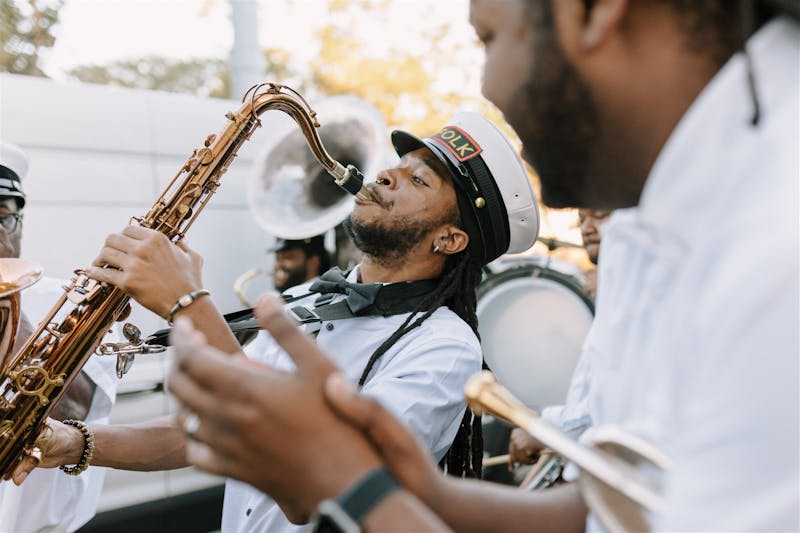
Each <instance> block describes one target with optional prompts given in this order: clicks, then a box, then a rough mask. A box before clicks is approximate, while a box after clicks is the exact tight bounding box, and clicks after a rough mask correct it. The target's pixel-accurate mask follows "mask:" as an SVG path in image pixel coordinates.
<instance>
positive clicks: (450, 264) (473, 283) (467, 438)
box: [358, 251, 483, 477]
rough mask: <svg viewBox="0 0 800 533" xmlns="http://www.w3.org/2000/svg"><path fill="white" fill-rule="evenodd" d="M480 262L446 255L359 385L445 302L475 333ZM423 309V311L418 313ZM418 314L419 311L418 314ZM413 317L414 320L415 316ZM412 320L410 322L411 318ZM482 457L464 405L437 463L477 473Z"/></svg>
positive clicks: (476, 426)
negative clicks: (449, 443)
mask: <svg viewBox="0 0 800 533" xmlns="http://www.w3.org/2000/svg"><path fill="white" fill-rule="evenodd" d="M482 267H483V265H481V264H480V262H479V261H476V260H475V259H473V258H472V257H471V256H470V255H469V254H468V253H467V252H466V251H464V252H460V253H458V254H455V255H452V256H450V257H448V258H447V261H446V263H445V267H444V271H443V274H442V277H441V278H440V280H439V284H438V285H437V286H436V289H434V290H433V291H432V292H431V293H430V295H428V297H427V298H425V299H424V300H422V301H421V302H420V304H419V305H418V306H417V308H416V309H414V311H412V312H411V313H410V314H409V315H408V317H407V318H406V319H405V321H403V323H402V324H401V325H400V327H398V328H397V329H396V330H395V331H394V333H392V334H391V335H390V336H389V338H388V339H386V340H385V341H383V343H382V344H381V345H380V346H378V348H377V349H376V350H375V352H374V353H373V354H372V356H370V358H369V362H368V363H367V366H366V367H365V368H364V371H363V372H362V373H361V378H360V379H359V380H358V386H359V388H360V387H362V386H363V385H364V383H366V381H367V377H368V376H369V374H370V372H371V371H372V368H373V366H375V362H376V361H377V360H378V359H380V357H381V356H382V355H383V354H385V353H386V352H387V351H388V350H389V348H391V347H392V346H393V345H394V344H395V343H396V342H397V341H398V340H399V339H400V338H401V337H402V336H403V335H405V334H406V333H408V332H409V331H411V330H413V329H414V328H417V327H419V326H420V324H422V323H423V322H424V321H425V320H427V319H428V317H430V316H431V315H432V314H433V313H434V312H435V311H436V310H437V309H438V308H439V307H441V306H443V305H444V306H447V307H449V308H450V310H451V311H453V312H454V313H455V314H456V315H458V316H459V317H460V318H461V319H462V320H463V321H464V322H466V323H467V324H469V327H470V328H472V331H473V332H474V333H475V335H476V336H478V337H479V338H480V336H479V335H478V317H477V315H476V314H475V309H476V306H477V287H478V284H479V283H480V281H481V269H482ZM420 313H422V314H420ZM417 315H419V316H418V317H417ZM415 317H417V318H416V320H414V319H415ZM412 321H413V322H412ZM482 461H483V432H482V429H481V419H480V417H479V416H475V415H474V414H473V413H472V411H471V410H470V409H469V408H467V411H466V412H465V413H464V418H463V419H462V420H461V425H460V426H459V428H458V432H457V433H456V438H455V440H454V441H453V444H452V446H451V447H450V449H449V450H448V451H447V453H446V454H445V456H444V458H443V459H442V461H441V463H440V466H441V467H442V468H444V469H445V471H446V472H447V473H448V474H450V475H453V476H459V477H480V475H481V463H482Z"/></svg>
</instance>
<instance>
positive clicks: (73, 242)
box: [0, 74, 290, 531]
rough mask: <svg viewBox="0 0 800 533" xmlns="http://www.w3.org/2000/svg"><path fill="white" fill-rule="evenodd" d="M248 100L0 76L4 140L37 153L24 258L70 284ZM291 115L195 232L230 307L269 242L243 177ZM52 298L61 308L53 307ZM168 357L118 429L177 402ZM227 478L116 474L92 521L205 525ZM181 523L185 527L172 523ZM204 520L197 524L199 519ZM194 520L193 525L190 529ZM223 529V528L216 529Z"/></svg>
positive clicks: (141, 364)
mask: <svg viewBox="0 0 800 533" xmlns="http://www.w3.org/2000/svg"><path fill="white" fill-rule="evenodd" d="M239 105H240V104H239V102H234V101H230V100H217V99H206V98H196V97H192V96H187V95H178V94H169V93H162V92H155V91H144V90H131V89H122V88H113V87H107V86H93V85H86V84H60V83H55V82H53V81H50V80H46V79H41V78H32V77H26V76H16V75H9V74H0V139H2V140H4V141H7V142H12V143H15V144H18V145H20V146H21V147H22V148H23V149H24V150H25V151H26V152H27V153H28V155H29V157H30V171H29V173H28V176H26V177H25V178H24V181H23V187H24V189H25V191H26V192H27V194H28V203H27V204H26V207H25V230H24V235H23V241H22V257H24V258H26V259H29V260H31V261H35V262H37V263H39V264H41V265H42V266H43V268H44V271H45V274H46V275H48V276H53V277H58V278H63V279H67V278H69V277H70V276H71V274H72V271H73V270H74V269H75V268H78V267H82V266H86V265H88V264H89V263H90V261H91V260H92V259H93V258H94V257H95V256H96V254H97V252H98V251H99V250H100V247H101V245H102V243H103V241H104V239H105V237H106V235H107V234H109V233H111V232H115V231H119V230H120V229H122V228H123V227H124V226H125V225H126V224H127V223H128V221H129V219H130V218H131V217H132V216H140V215H143V214H145V213H146V212H147V210H148V209H149V208H150V206H151V205H152V203H153V201H154V200H155V198H156V197H157V196H158V194H159V193H160V192H161V190H162V189H163V188H164V187H165V186H166V185H167V184H168V183H169V181H170V180H171V179H172V177H173V176H174V175H175V173H176V172H177V171H178V169H179V168H180V167H181V166H182V165H183V163H184V161H185V160H186V159H187V157H188V155H189V154H190V153H191V151H192V150H193V149H194V148H199V147H201V146H202V143H203V140H204V139H205V138H206V136H207V135H208V134H211V133H218V132H219V131H220V129H221V128H222V127H223V126H224V125H225V124H226V122H227V120H226V119H225V118H224V115H225V113H226V112H227V111H235V110H236V109H237V108H238V107H239ZM289 120H290V119H289V118H288V117H287V116H286V115H284V114H282V113H274V112H267V113H265V114H264V115H262V122H263V127H262V128H261V130H259V131H256V133H255V134H254V135H253V138H252V139H251V141H249V142H247V143H245V146H244V147H243V148H242V149H241V150H240V152H239V154H238V157H237V158H236V160H235V161H234V163H233V164H232V165H231V166H230V168H229V170H228V172H227V173H226V174H225V175H224V176H223V178H222V182H221V186H220V188H219V190H218V192H217V193H216V195H215V196H214V197H213V198H212V199H211V201H210V203H209V204H208V206H207V207H206V208H205V210H204V211H203V212H202V214H201V215H200V217H199V218H198V220H197V222H196V223H195V224H194V226H192V228H191V229H190V231H189V233H188V235H187V242H188V243H189V245H190V246H191V247H192V248H194V249H195V250H197V251H198V252H200V253H201V254H202V255H203V257H204V258H205V264H204V276H203V279H204V282H205V286H206V288H208V289H209V290H210V291H211V294H212V297H213V299H214V301H215V302H216V304H217V305H218V307H219V308H220V310H221V311H222V312H230V311H235V310H238V309H240V308H241V307H242V306H241V304H239V303H238V301H237V299H236V296H235V295H234V292H233V290H232V286H233V283H234V280H235V279H236V278H237V277H238V276H239V274H241V273H242V272H243V271H245V270H247V269H249V268H252V267H254V266H263V265H264V263H266V262H267V261H269V259H268V258H267V256H266V254H265V249H266V248H268V246H269V245H270V244H271V241H272V237H270V236H268V235H267V234H265V233H264V232H263V231H262V230H261V229H260V228H259V227H258V226H257V225H256V224H255V222H254V218H253V215H252V214H251V213H250V211H249V209H248V207H247V201H246V198H245V190H246V187H245V178H246V176H247V175H248V172H249V170H250V167H251V165H252V162H253V158H254V156H255V155H256V154H258V153H259V146H258V145H259V142H260V141H259V139H261V142H263V141H264V140H265V139H266V137H267V136H268V135H269V133H268V132H267V131H264V130H273V131H274V130H285V128H286V122H287V121H289ZM54 303H55V302H54ZM127 321H128V322H133V323H134V324H136V325H137V326H139V327H140V329H141V330H142V333H143V334H148V333H152V332H154V331H156V330H159V329H161V328H163V327H166V323H165V322H164V320H162V319H160V318H159V317H157V316H155V315H153V314H151V313H149V312H148V311H146V310H145V309H143V308H141V307H138V306H134V310H133V313H132V314H131V317H130V318H129V319H128V320H127ZM169 359H170V353H169V352H166V353H165V354H162V355H150V356H138V357H137V359H136V361H135V363H134V364H133V367H132V369H131V371H130V372H129V373H128V374H127V375H126V376H125V377H124V378H123V379H122V381H121V382H120V385H119V393H118V396H117V402H116V405H115V407H114V410H113V412H112V423H113V422H117V423H129V422H137V421H141V420H146V419H149V418H152V417H155V416H160V415H163V414H166V413H168V412H170V411H172V410H173V409H174V407H175V406H174V402H173V401H171V400H170V398H168V397H167V396H166V395H165V394H164V393H163V388H162V387H163V380H164V375H165V371H166V369H167V367H168V361H169ZM221 484H222V480H221V479H220V478H217V477H214V476H209V475H206V474H203V473H200V472H198V471H196V470H194V469H182V470H178V471H172V472H154V473H139V472H122V471H115V470H109V471H108V473H107V476H106V481H105V486H104V489H103V493H102V497H101V499H100V502H99V506H98V516H97V517H96V518H95V520H93V521H92V522H90V523H89V525H88V526H87V528H85V529H87V530H91V528H92V525H93V524H94V526H95V530H98V528H99V529H115V528H114V524H119V523H121V520H125V521H126V524H127V525H126V529H131V527H132V526H134V527H133V529H136V530H142V529H149V530H151V531H157V530H160V529H162V528H166V529H172V530H176V529H181V530H186V529H187V528H188V529H192V530H199V529H204V528H206V525H203V524H202V520H204V518H203V517H207V516H213V515H215V514H216V520H219V511H220V507H219V505H220V499H221V494H222V488H221ZM165 516H174V517H175V518H178V517H180V519H181V524H182V527H177V526H176V525H175V524H172V526H169V525H165V524H164V522H163V521H164V517H165ZM193 518H194V519H199V520H200V523H197V524H194V523H193V522H192V519H193ZM187 520H188V522H187ZM216 524H217V526H216V527H218V524H219V522H218V521H217V522H216Z"/></svg>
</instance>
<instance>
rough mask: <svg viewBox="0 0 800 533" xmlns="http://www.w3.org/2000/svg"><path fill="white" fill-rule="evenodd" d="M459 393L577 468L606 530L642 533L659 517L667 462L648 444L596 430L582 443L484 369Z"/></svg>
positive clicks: (613, 431)
mask: <svg viewBox="0 0 800 533" xmlns="http://www.w3.org/2000/svg"><path fill="white" fill-rule="evenodd" d="M464 392H465V394H466V396H467V402H468V403H469V406H470V408H471V409H472V410H473V411H475V412H476V413H483V412H488V413H491V414H492V415H494V416H498V417H500V418H503V419H504V420H506V421H508V422H510V423H512V424H514V425H516V426H518V427H520V428H522V429H524V430H525V431H527V432H528V433H529V434H530V435H531V436H532V437H534V438H536V439H538V440H539V441H540V442H541V443H542V444H544V445H545V446H547V447H549V448H550V449H552V450H553V451H555V452H556V453H558V454H559V455H561V456H562V457H564V458H565V459H566V460H568V461H571V462H573V463H574V464H575V465H577V466H578V468H579V469H580V471H581V475H580V478H579V482H578V483H579V485H580V489H581V493H582V494H583V497H584V500H585V501H586V503H587V505H588V506H589V508H590V509H591V510H592V512H594V513H595V515H596V516H597V518H598V519H599V520H600V522H601V523H602V524H603V525H604V526H605V527H606V528H607V529H609V530H611V531H620V530H624V531H646V530H649V529H650V527H649V523H650V518H651V516H652V515H655V514H660V513H662V512H663V510H664V507H665V502H664V498H663V496H662V494H661V486H660V478H661V477H662V476H661V474H662V473H663V472H664V471H666V470H669V468H670V461H669V459H668V458H667V457H666V456H665V455H664V454H663V453H662V452H661V451H659V450H658V449H657V448H655V447H654V446H652V445H651V444H650V443H648V442H646V441H644V440H643V439H641V438H639V437H637V436H635V435H632V434H630V433H627V432H625V431H623V430H622V429H620V428H618V427H615V426H601V427H597V428H593V429H591V430H589V431H591V434H590V435H589V440H590V445H584V444H581V443H579V442H577V441H575V440H573V439H572V438H571V437H569V436H568V435H567V434H566V433H564V432H563V431H561V430H560V429H558V428H556V427H554V426H552V425H551V424H549V423H548V422H547V421H545V420H542V419H541V418H539V417H538V416H537V414H536V413H535V412H534V411H532V410H531V409H529V408H528V407H526V406H525V405H524V404H523V403H522V402H520V401H519V400H518V399H517V398H516V397H514V396H513V395H512V394H511V393H510V392H509V391H508V390H507V389H505V388H504V387H503V386H502V385H501V384H500V383H499V382H498V381H497V379H496V378H495V377H494V375H493V374H492V373H491V372H489V371H486V370H484V371H483V372H481V373H479V374H476V375H474V376H473V377H472V378H470V380H469V381H468V382H467V384H466V386H465V387H464Z"/></svg>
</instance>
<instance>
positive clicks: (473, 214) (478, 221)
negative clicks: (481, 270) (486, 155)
mask: <svg viewBox="0 0 800 533" xmlns="http://www.w3.org/2000/svg"><path fill="white" fill-rule="evenodd" d="M423 142H424V143H425V145H426V146H427V147H428V148H430V149H431V150H432V151H433V152H434V154H436V155H437V157H438V158H439V159H440V160H442V162H444V163H445V164H446V166H447V168H448V169H449V170H450V173H451V174H452V176H453V182H454V184H455V189H456V198H457V200H458V208H459V211H460V212H461V222H462V224H463V225H464V229H465V230H466V231H467V233H468V234H469V235H470V245H469V249H470V251H471V253H472V254H473V256H474V257H475V258H476V259H479V260H480V261H481V262H482V263H484V264H486V263H489V262H491V261H493V260H494V259H497V258H498V257H499V256H501V255H502V254H504V253H505V252H506V250H508V246H509V242H510V239H511V231H510V228H509V225H508V213H507V211H506V206H505V203H504V202H503V200H502V196H501V194H500V190H499V188H498V187H497V183H496V182H495V180H494V178H493V177H492V173H491V172H490V171H489V168H488V167H487V166H486V163H485V162H484V161H483V158H482V157H480V156H477V157H470V158H468V159H465V160H463V161H459V160H458V158H456V157H455V155H453V154H452V153H450V151H449V150H448V149H443V148H442V147H441V146H440V145H439V141H438V140H437V139H436V138H435V137H434V138H428V139H424V140H423ZM471 226H472V227H471ZM476 237H478V238H476Z"/></svg>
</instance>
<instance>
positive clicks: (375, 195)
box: [367, 186, 394, 211]
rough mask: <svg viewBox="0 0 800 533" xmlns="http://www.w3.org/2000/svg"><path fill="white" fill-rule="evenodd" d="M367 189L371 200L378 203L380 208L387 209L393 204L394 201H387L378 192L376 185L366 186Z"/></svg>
mask: <svg viewBox="0 0 800 533" xmlns="http://www.w3.org/2000/svg"><path fill="white" fill-rule="evenodd" d="M367 190H368V191H369V195H370V196H371V197H372V201H373V202H375V203H376V204H378V206H380V207H381V208H382V209H385V210H387V211H388V210H389V209H391V207H392V206H393V205H394V202H387V201H386V200H385V199H384V198H383V196H381V193H379V192H378V189H377V187H369V186H367Z"/></svg>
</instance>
